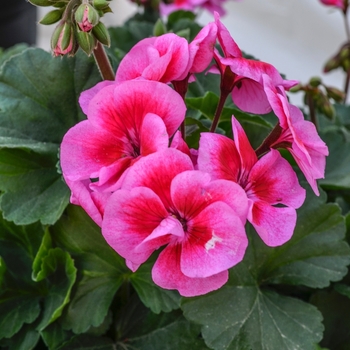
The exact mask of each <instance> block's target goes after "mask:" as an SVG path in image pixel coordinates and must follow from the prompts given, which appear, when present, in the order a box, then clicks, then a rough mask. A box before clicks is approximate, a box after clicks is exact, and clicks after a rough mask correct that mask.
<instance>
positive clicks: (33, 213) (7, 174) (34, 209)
mask: <svg viewBox="0 0 350 350" xmlns="http://www.w3.org/2000/svg"><path fill="white" fill-rule="evenodd" d="M56 163H57V158H56V156H55V157H54V158H53V159H52V157H49V156H43V155H39V154H36V153H34V152H28V151H24V150H19V149H13V150H9V149H2V150H0V183H1V185H0V188H1V190H3V191H6V192H5V193H4V194H3V195H2V197H1V209H2V210H3V212H4V217H5V218H6V219H7V220H10V221H14V222H15V223H16V224H18V225H27V224H30V223H32V222H35V221H37V220H39V219H40V220H41V222H42V223H43V224H51V223H53V222H55V221H56V220H57V218H58V217H60V216H61V214H62V212H63V210H64V208H65V207H66V206H67V204H68V202H69V195H70V192H69V189H68V187H67V186H66V184H65V183H64V182H63V180H62V178H61V175H59V174H58V173H57V169H56ZM29 184H30V186H29Z"/></svg>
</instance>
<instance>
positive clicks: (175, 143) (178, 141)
mask: <svg viewBox="0 0 350 350" xmlns="http://www.w3.org/2000/svg"><path fill="white" fill-rule="evenodd" d="M170 147H171V148H176V149H178V150H179V151H181V152H182V153H185V154H186V155H188V156H189V157H191V152H190V149H189V148H188V145H187V143H186V142H185V141H184V139H183V138H182V136H181V132H180V131H176V133H175V134H174V136H173V139H172V141H171V145H170Z"/></svg>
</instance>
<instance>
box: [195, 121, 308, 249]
mask: <svg viewBox="0 0 350 350" xmlns="http://www.w3.org/2000/svg"><path fill="white" fill-rule="evenodd" d="M232 128H233V134H234V141H233V140H231V139H229V138H228V137H226V136H223V135H219V134H213V133H202V134H201V139H200V143H199V150H198V169H199V170H202V171H204V172H207V173H209V174H210V175H211V177H212V178H213V179H225V180H231V181H233V182H236V183H238V184H239V185H241V186H242V187H243V189H244V190H245V191H246V194H247V197H248V205H249V211H248V221H249V222H250V223H251V224H252V225H253V226H254V228H255V229H256V231H257V233H258V234H259V236H260V237H261V239H262V240H263V241H264V242H265V244H267V245H268V246H270V247H275V246H279V245H281V244H284V243H285V242H287V241H288V240H289V239H290V238H291V236H292V235H293V231H294V228H295V225H296V218H297V215H296V210H295V209H297V208H299V207H300V206H301V205H302V204H303V202H304V199H305V190H304V189H303V188H301V187H300V185H299V183H298V179H297V176H296V174H295V172H294V171H293V169H292V167H291V166H290V164H289V163H288V162H287V161H286V160H285V159H284V158H282V156H281V155H280V154H279V152H278V151H276V150H271V151H270V152H269V153H268V154H266V155H264V156H263V157H262V158H260V159H258V158H257V156H256V154H255V152H254V150H253V148H252V146H251V145H250V143H249V140H248V138H247V136H246V134H245V132H244V130H243V129H242V127H241V126H240V124H239V123H238V121H237V120H236V119H235V118H234V117H232ZM232 195H233V194H230V193H229V192H227V197H228V198H229V197H230V196H232ZM281 205H282V206H281Z"/></svg>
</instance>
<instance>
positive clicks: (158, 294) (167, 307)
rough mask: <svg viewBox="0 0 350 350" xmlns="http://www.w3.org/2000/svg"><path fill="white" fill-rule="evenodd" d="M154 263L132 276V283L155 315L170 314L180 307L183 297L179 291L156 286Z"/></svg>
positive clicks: (144, 266)
mask: <svg viewBox="0 0 350 350" xmlns="http://www.w3.org/2000/svg"><path fill="white" fill-rule="evenodd" d="M152 266H153V262H148V263H145V264H143V265H141V266H140V267H139V268H138V270H137V271H136V272H135V273H134V274H132V275H131V276H130V282H131V284H132V286H133V287H134V288H135V290H136V292H137V294H138V295H139V297H140V299H141V300H142V302H143V303H144V304H145V305H146V306H147V307H149V308H150V309H151V310H152V311H153V312H154V313H156V314H159V313H160V312H161V311H164V312H169V311H171V310H175V309H178V308H179V307H180V299H181V296H180V295H179V293H178V292H177V291H173V290H166V289H162V288H160V287H158V286H157V285H156V284H154V282H153V280H152V275H151V269H152Z"/></svg>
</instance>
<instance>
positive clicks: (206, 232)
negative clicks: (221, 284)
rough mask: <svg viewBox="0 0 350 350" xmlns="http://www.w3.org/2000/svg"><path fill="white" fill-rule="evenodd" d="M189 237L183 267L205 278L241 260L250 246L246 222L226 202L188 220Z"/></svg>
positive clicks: (185, 271)
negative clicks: (244, 224)
mask: <svg viewBox="0 0 350 350" xmlns="http://www.w3.org/2000/svg"><path fill="white" fill-rule="evenodd" d="M187 226H188V233H187V239H185V240H184V241H183V242H182V254H181V271H182V272H183V274H184V275H186V276H188V277H196V278H198V277H199V278H203V277H209V276H212V275H215V274H217V273H219V272H223V271H225V270H227V269H229V268H231V267H232V266H234V265H236V264H237V263H239V262H240V261H241V260H242V259H243V257H244V253H245V250H246V248H247V246H248V239H247V237H246V234H245V230H244V226H243V224H242V222H241V220H240V218H238V216H236V213H235V212H234V211H233V210H232V209H231V208H230V207H229V206H228V205H227V204H225V203H223V202H215V203H213V204H211V205H209V206H208V207H206V208H205V209H204V210H203V211H201V212H200V213H199V214H198V215H197V216H196V217H195V218H193V219H192V220H190V221H188V223H187Z"/></svg>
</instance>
